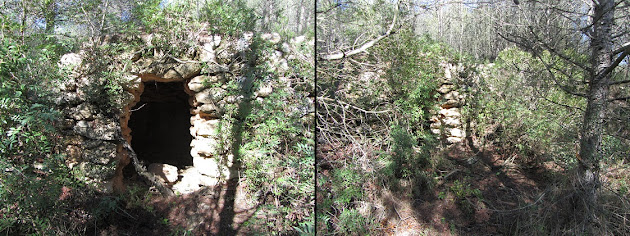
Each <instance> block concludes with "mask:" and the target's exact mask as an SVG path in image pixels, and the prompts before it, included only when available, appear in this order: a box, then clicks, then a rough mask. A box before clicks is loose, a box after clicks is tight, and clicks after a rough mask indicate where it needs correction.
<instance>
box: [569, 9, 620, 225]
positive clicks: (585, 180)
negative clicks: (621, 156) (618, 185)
mask: <svg viewBox="0 0 630 236" xmlns="http://www.w3.org/2000/svg"><path fill="white" fill-rule="evenodd" d="M613 16H614V1H613V0H601V1H600V2H599V4H597V3H594V7H593V15H592V16H591V17H592V22H593V30H592V31H591V45H590V48H591V65H592V71H591V74H590V78H591V79H590V81H589V82H590V84H589V85H590V87H589V91H588V94H587V99H588V104H587V106H586V111H585V113H584V123H583V124H582V137H581V140H580V153H579V156H578V159H579V168H578V176H577V181H576V187H577V189H578V194H579V195H578V199H579V200H580V202H578V204H579V205H578V206H579V208H578V209H580V210H582V211H584V212H580V213H581V214H582V215H583V216H584V217H585V218H584V219H583V220H584V222H583V223H586V226H587V227H586V230H587V231H589V232H587V233H591V234H592V233H594V232H593V229H594V226H595V222H594V220H595V219H596V218H595V213H596V212H595V211H596V209H597V193H598V190H599V187H600V181H599V162H600V161H601V159H602V133H603V129H604V125H603V123H604V118H605V116H606V107H607V103H608V101H607V100H608V92H609V81H610V73H606V72H605V71H606V69H607V68H608V67H610V66H611V63H612V58H611V56H612V37H611V27H612V25H613Z"/></svg>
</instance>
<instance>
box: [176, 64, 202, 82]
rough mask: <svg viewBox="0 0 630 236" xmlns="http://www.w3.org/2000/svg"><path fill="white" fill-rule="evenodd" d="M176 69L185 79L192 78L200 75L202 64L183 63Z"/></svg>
mask: <svg viewBox="0 0 630 236" xmlns="http://www.w3.org/2000/svg"><path fill="white" fill-rule="evenodd" d="M175 71H177V72H178V73H179V75H180V76H181V77H182V78H183V79H190V78H192V77H193V76H196V75H199V73H201V64H197V63H186V64H181V65H178V66H176V67H175Z"/></svg>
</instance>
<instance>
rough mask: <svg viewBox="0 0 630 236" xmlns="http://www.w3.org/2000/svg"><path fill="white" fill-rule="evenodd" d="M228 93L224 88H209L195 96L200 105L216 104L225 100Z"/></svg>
mask: <svg viewBox="0 0 630 236" xmlns="http://www.w3.org/2000/svg"><path fill="white" fill-rule="evenodd" d="M226 93H227V92H226V91H225V90H224V89H222V88H208V89H206V90H203V91H201V92H199V93H197V94H195V100H197V102H200V103H216V102H218V101H220V100H221V99H223V98H224V97H225V95H226Z"/></svg>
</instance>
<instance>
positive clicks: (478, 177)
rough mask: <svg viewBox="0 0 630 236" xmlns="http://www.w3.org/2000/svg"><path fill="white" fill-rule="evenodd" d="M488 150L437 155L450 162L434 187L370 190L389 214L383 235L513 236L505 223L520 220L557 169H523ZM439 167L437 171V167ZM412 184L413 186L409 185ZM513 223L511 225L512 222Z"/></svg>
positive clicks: (460, 146) (451, 150)
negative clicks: (520, 213)
mask: <svg viewBox="0 0 630 236" xmlns="http://www.w3.org/2000/svg"><path fill="white" fill-rule="evenodd" d="M495 150H499V149H498V148H495V147H493V146H491V145H489V146H486V147H485V148H483V150H478V149H477V148H476V147H475V146H468V145H464V144H458V145H453V146H450V147H448V148H446V149H445V150H443V153H441V155H443V156H444V158H446V159H447V160H448V162H449V163H450V165H448V166H447V167H446V168H444V169H442V170H435V171H436V172H438V173H441V174H440V178H439V180H438V181H437V184H436V185H435V186H433V187H431V188H426V187H425V188H424V189H419V188H422V187H421V186H418V184H410V183H405V182H404V181H403V182H401V184H400V185H401V186H400V187H399V188H396V189H397V190H390V189H386V188H381V187H378V186H374V190H375V191H374V192H373V193H372V194H371V196H372V199H370V201H371V202H378V203H380V204H379V205H382V207H384V208H385V209H387V210H388V211H391V212H390V213H389V214H386V215H387V217H385V218H384V219H383V220H382V221H381V225H380V229H381V230H382V232H383V233H384V235H504V234H510V232H514V229H513V228H512V227H514V226H513V225H505V222H510V221H511V220H509V219H508V218H510V217H519V214H517V213H519V211H523V210H529V208H531V207H532V206H534V205H535V203H537V202H538V201H540V199H541V198H542V197H543V196H544V193H545V191H546V190H548V189H549V187H550V186H551V185H553V183H552V182H551V180H552V179H553V178H552V177H551V176H552V175H554V174H558V173H559V172H561V171H562V169H561V168H560V167H558V166H556V165H552V164H551V162H548V163H541V164H538V165H533V166H531V167H523V166H521V165H517V164H515V163H514V162H513V160H514V156H512V158H510V157H506V156H505V155H503V154H502V153H499V152H497V151H495ZM438 168H440V167H438ZM409 185H415V186H409ZM511 222H516V221H511Z"/></svg>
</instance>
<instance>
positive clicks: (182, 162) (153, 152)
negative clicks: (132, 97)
mask: <svg viewBox="0 0 630 236" xmlns="http://www.w3.org/2000/svg"><path fill="white" fill-rule="evenodd" d="M143 87H144V89H143V92H142V94H141V95H140V100H139V101H138V102H137V103H136V105H135V106H134V107H133V108H132V109H131V117H130V119H129V128H130V129H131V137H132V139H131V146H132V147H133V149H134V150H135V152H136V154H137V155H138V159H139V160H141V161H143V162H144V163H145V165H149V164H151V163H162V164H169V165H173V166H176V167H178V168H179V169H183V168H185V167H186V166H192V165H193V162H192V156H191V154H190V143H191V141H192V136H191V134H190V116H191V115H190V109H191V106H190V103H189V95H188V94H187V93H186V92H185V89H184V82H156V81H151V82H143Z"/></svg>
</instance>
